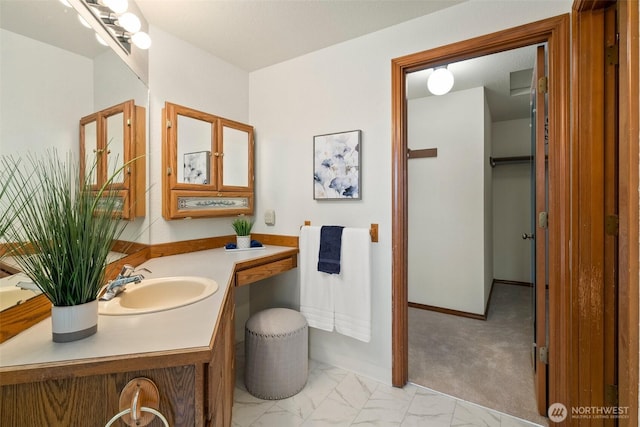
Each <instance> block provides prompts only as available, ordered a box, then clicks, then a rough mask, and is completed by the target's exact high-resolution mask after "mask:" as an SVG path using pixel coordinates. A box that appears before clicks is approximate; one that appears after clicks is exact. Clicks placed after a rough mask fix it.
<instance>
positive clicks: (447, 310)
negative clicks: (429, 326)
mask: <svg viewBox="0 0 640 427" xmlns="http://www.w3.org/2000/svg"><path fill="white" fill-rule="evenodd" d="M488 306H489V304H487V307H488ZM409 307H411V308H418V309H420V310H429V311H436V312H438V313H444V314H452V315H454V316H460V317H468V318H470V319H477V320H487V313H486V311H485V313H484V314H477V313H469V312H467V311H460V310H453V309H450V308H443V307H436V306H433V305H427V304H419V303H417V302H409Z"/></svg>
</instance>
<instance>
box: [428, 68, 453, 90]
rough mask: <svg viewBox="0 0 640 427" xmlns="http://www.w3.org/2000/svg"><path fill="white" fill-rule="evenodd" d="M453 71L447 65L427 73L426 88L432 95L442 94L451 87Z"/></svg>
mask: <svg viewBox="0 0 640 427" xmlns="http://www.w3.org/2000/svg"><path fill="white" fill-rule="evenodd" d="M453 81H454V78H453V73H452V72H451V71H449V69H448V68H447V66H446V65H445V66H444V67H438V68H436V69H435V70H433V72H432V73H431V74H430V75H429V78H428V79H427V88H428V89H429V92H431V93H432V94H434V95H444V94H445V93H448V92H449V91H450V90H451V88H453Z"/></svg>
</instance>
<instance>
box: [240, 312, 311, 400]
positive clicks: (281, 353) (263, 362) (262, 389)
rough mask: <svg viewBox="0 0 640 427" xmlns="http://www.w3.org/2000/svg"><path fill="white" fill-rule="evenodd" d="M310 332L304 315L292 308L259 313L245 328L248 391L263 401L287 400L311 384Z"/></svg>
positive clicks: (245, 381) (252, 317) (245, 375)
mask: <svg viewBox="0 0 640 427" xmlns="http://www.w3.org/2000/svg"><path fill="white" fill-rule="evenodd" d="M308 340H309V329H308V326H307V319H305V318H304V316H303V315H302V314H300V313H299V312H297V311H295V310H290V309H288V308H270V309H267V310H263V311H260V312H258V313H255V314H254V315H253V316H251V317H250V318H249V320H247V323H246V325H245V329H244V346H245V347H244V348H245V373H244V383H245V385H246V386H247V391H248V392H249V393H251V394H252V395H254V396H256V397H259V398H260V399H269V400H274V399H285V398H287V397H290V396H293V395H294V394H296V393H298V392H299V391H300V390H302V388H303V387H304V385H305V384H306V382H307V373H308V372H307V371H308V366H309V347H308Z"/></svg>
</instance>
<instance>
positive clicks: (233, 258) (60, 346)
mask: <svg viewBox="0 0 640 427" xmlns="http://www.w3.org/2000/svg"><path fill="white" fill-rule="evenodd" d="M291 249H292V248H290V247H283V246H267V247H265V248H264V249H262V250H253V251H251V250H249V251H233V252H230V251H225V249H224V248H218V249H209V250H204V251H198V252H190V253H186V254H180V255H171V256H166V257H161V258H153V259H151V260H148V261H146V262H145V263H143V264H141V265H140V266H138V268H141V267H144V268H147V269H149V270H150V271H151V272H152V273H146V272H145V273H144V275H145V278H154V277H166V276H203V277H208V278H211V279H214V280H215V281H216V282H218V285H219V288H218V291H217V292H216V293H214V294H213V295H211V296H209V297H207V298H205V299H203V300H201V301H198V302H196V303H193V304H190V305H187V306H184V307H179V308H175V309H172V310H167V311H162V312H158V313H146V314H138V315H125V316H103V315H100V316H99V318H98V332H97V333H96V334H94V335H92V336H90V337H87V338H85V339H82V340H79V341H74V342H70V343H54V342H53V341H52V339H51V318H47V319H45V320H43V321H42V322H40V323H38V324H36V325H34V326H33V327H31V328H29V329H27V330H26V331H23V332H21V333H20V334H18V335H16V336H15V337H13V338H11V339H9V340H7V341H5V342H4V343H2V344H0V371H1V370H2V368H9V367H18V366H20V365H31V364H42V363H52V362H64V361H78V360H82V359H92V358H100V357H110V356H124V355H130V354H140V353H149V352H158V351H171V350H180V349H188V348H198V347H200V348H202V347H207V346H208V345H209V342H210V340H211V337H212V334H213V331H214V329H215V326H216V325H215V323H216V319H217V318H218V314H219V312H220V308H221V306H222V302H223V299H224V296H225V294H226V292H227V289H228V287H229V285H230V282H231V275H232V273H233V270H234V265H235V264H236V263H238V262H243V261H248V260H252V259H257V258H262V257H266V256H270V255H276V254H278V253H280V252H284V251H288V250H291ZM25 368H26V366H25Z"/></svg>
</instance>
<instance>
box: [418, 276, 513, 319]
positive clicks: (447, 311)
mask: <svg viewBox="0 0 640 427" xmlns="http://www.w3.org/2000/svg"><path fill="white" fill-rule="evenodd" d="M496 283H498V282H497V281H496V280H495V279H494V280H493V281H492V282H491V290H490V291H489V298H487V304H486V306H485V307H484V313H483V314H478V313H471V312H468V311H460V310H453V309H450V308H444V307H436V306H433V305H427V304H419V303H416V302H409V303H408V306H409V307H412V308H419V309H421V310H429V311H435V312H438V313H444V314H451V315H453V316H460V317H468V318H469V319H477V320H487V318H488V317H489V306H490V305H491V297H493V285H495V284H496ZM512 283H522V282H512Z"/></svg>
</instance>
